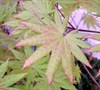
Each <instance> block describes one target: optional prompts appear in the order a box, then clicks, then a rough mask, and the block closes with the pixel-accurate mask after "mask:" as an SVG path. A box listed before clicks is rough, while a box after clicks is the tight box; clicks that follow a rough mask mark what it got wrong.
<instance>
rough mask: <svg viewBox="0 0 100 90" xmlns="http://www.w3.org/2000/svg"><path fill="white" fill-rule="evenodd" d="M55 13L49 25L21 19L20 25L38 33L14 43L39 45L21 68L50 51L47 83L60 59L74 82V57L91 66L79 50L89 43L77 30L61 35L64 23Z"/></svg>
mask: <svg viewBox="0 0 100 90" xmlns="http://www.w3.org/2000/svg"><path fill="white" fill-rule="evenodd" d="M55 15H56V16H55V23H54V22H51V23H52V24H51V25H37V24H35V23H32V22H29V21H21V22H20V23H21V24H22V25H24V26H26V27H28V28H29V29H31V30H33V31H36V32H38V34H36V35H34V36H32V37H29V38H25V39H22V40H20V41H19V42H18V43H17V44H16V47H18V46H34V45H40V47H39V48H38V49H37V50H36V51H35V52H34V53H33V54H32V55H31V56H30V57H29V58H27V59H26V61H25V63H24V65H23V69H25V68H27V67H29V66H31V65H32V64H34V63H36V62H37V61H38V60H40V59H41V58H42V57H44V56H46V55H47V54H49V53H50V52H51V57H50V60H49V64H48V67H47V70H46V76H47V78H48V83H49V84H50V83H51V82H52V81H53V79H54V74H55V72H56V70H57V68H58V65H59V63H60V61H62V66H63V68H64V71H65V75H66V76H67V77H68V78H69V80H70V81H71V82H72V83H74V73H73V70H74V67H75V64H74V61H75V58H76V59H77V60H79V61H80V62H82V63H84V64H85V65H87V66H88V67H90V68H91V65H90V64H89V62H88V60H87V58H86V57H85V55H84V53H83V52H82V50H81V48H89V47H90V45H88V44H87V43H85V42H84V41H82V40H81V38H82V37H84V36H85V34H79V33H77V30H74V31H71V32H70V33H68V34H67V35H63V32H64V29H65V27H66V25H63V23H62V21H61V19H60V15H59V13H58V12H57V11H56V12H55ZM64 24H65V23H64ZM80 47H81V48H80Z"/></svg>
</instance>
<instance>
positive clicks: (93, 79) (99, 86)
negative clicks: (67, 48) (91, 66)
mask: <svg viewBox="0 0 100 90" xmlns="http://www.w3.org/2000/svg"><path fill="white" fill-rule="evenodd" d="M82 65H83V67H84V69H85V70H86V72H87V73H88V75H89V76H90V78H91V79H92V81H93V82H94V83H95V84H96V85H97V87H98V90H100V85H99V83H98V82H97V81H96V80H95V78H94V77H93V76H92V74H91V73H90V71H89V70H88V68H87V67H86V66H85V65H84V64H83V63H82Z"/></svg>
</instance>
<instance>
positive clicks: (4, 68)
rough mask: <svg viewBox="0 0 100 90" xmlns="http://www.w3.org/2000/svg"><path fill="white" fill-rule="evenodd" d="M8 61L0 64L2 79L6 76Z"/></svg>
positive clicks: (0, 76)
mask: <svg viewBox="0 0 100 90" xmlns="http://www.w3.org/2000/svg"><path fill="white" fill-rule="evenodd" d="M7 66H8V61H6V62H5V63H3V64H1V65H0V79H1V78H2V77H3V76H4V74H5V72H6V71H7Z"/></svg>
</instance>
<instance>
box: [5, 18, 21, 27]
mask: <svg viewBox="0 0 100 90" xmlns="http://www.w3.org/2000/svg"><path fill="white" fill-rule="evenodd" d="M19 22H20V20H13V21H8V22H6V23H5V25H8V26H12V27H15V26H19V25H20V23H19Z"/></svg>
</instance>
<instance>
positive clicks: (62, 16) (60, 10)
mask: <svg viewBox="0 0 100 90" xmlns="http://www.w3.org/2000/svg"><path fill="white" fill-rule="evenodd" d="M55 7H56V8H57V11H59V13H60V14H61V16H62V17H63V18H65V16H64V14H63V13H62V12H61V10H60V9H59V8H58V4H56V5H55ZM68 23H69V25H70V26H71V27H72V28H73V29H75V27H74V26H73V25H72V24H71V23H70V22H68Z"/></svg>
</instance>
